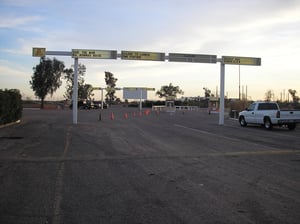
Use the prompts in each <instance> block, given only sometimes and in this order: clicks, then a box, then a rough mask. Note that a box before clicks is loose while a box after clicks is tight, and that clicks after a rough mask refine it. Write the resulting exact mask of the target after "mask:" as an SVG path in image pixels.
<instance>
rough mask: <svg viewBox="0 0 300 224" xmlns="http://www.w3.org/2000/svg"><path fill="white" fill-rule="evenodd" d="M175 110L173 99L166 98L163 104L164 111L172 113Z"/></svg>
mask: <svg viewBox="0 0 300 224" xmlns="http://www.w3.org/2000/svg"><path fill="white" fill-rule="evenodd" d="M175 110H176V108H175V101H174V100H172V99H167V100H166V105H165V111H166V112H169V113H174V112H175Z"/></svg>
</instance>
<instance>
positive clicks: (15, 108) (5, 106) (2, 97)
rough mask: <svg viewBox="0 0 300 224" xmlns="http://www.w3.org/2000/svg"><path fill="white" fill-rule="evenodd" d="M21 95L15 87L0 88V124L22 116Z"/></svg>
mask: <svg viewBox="0 0 300 224" xmlns="http://www.w3.org/2000/svg"><path fill="white" fill-rule="evenodd" d="M22 109H23V107H22V97H21V94H20V91H19V90H17V89H9V90H7V89H5V90H2V89H0V125H2V124H6V123H10V122H14V121H17V120H19V119H20V118H21V117H22Z"/></svg>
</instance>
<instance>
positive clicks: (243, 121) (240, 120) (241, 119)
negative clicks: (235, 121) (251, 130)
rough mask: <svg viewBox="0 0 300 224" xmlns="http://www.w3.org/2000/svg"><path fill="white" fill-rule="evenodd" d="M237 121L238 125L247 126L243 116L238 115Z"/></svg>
mask: <svg viewBox="0 0 300 224" xmlns="http://www.w3.org/2000/svg"><path fill="white" fill-rule="evenodd" d="M239 122H240V125H241V126H242V127H246V126H247V122H246V121H245V118H244V117H240V118H239Z"/></svg>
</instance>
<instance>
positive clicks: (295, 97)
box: [289, 89, 299, 103]
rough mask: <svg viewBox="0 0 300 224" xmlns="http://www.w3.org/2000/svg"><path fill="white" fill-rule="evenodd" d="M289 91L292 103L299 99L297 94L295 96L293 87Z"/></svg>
mask: <svg viewBox="0 0 300 224" xmlns="http://www.w3.org/2000/svg"><path fill="white" fill-rule="evenodd" d="M289 93H290V94H291V96H292V99H293V103H297V102H298V101H299V96H296V93H297V91H296V90H293V89H289Z"/></svg>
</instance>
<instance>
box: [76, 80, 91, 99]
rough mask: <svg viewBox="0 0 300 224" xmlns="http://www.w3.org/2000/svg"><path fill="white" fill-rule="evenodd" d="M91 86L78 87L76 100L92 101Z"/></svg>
mask: <svg viewBox="0 0 300 224" xmlns="http://www.w3.org/2000/svg"><path fill="white" fill-rule="evenodd" d="M92 92H93V86H92V85H91V84H83V85H79V86H78V98H79V99H88V100H92V99H91V97H92V96H94V94H93V93H92Z"/></svg>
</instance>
